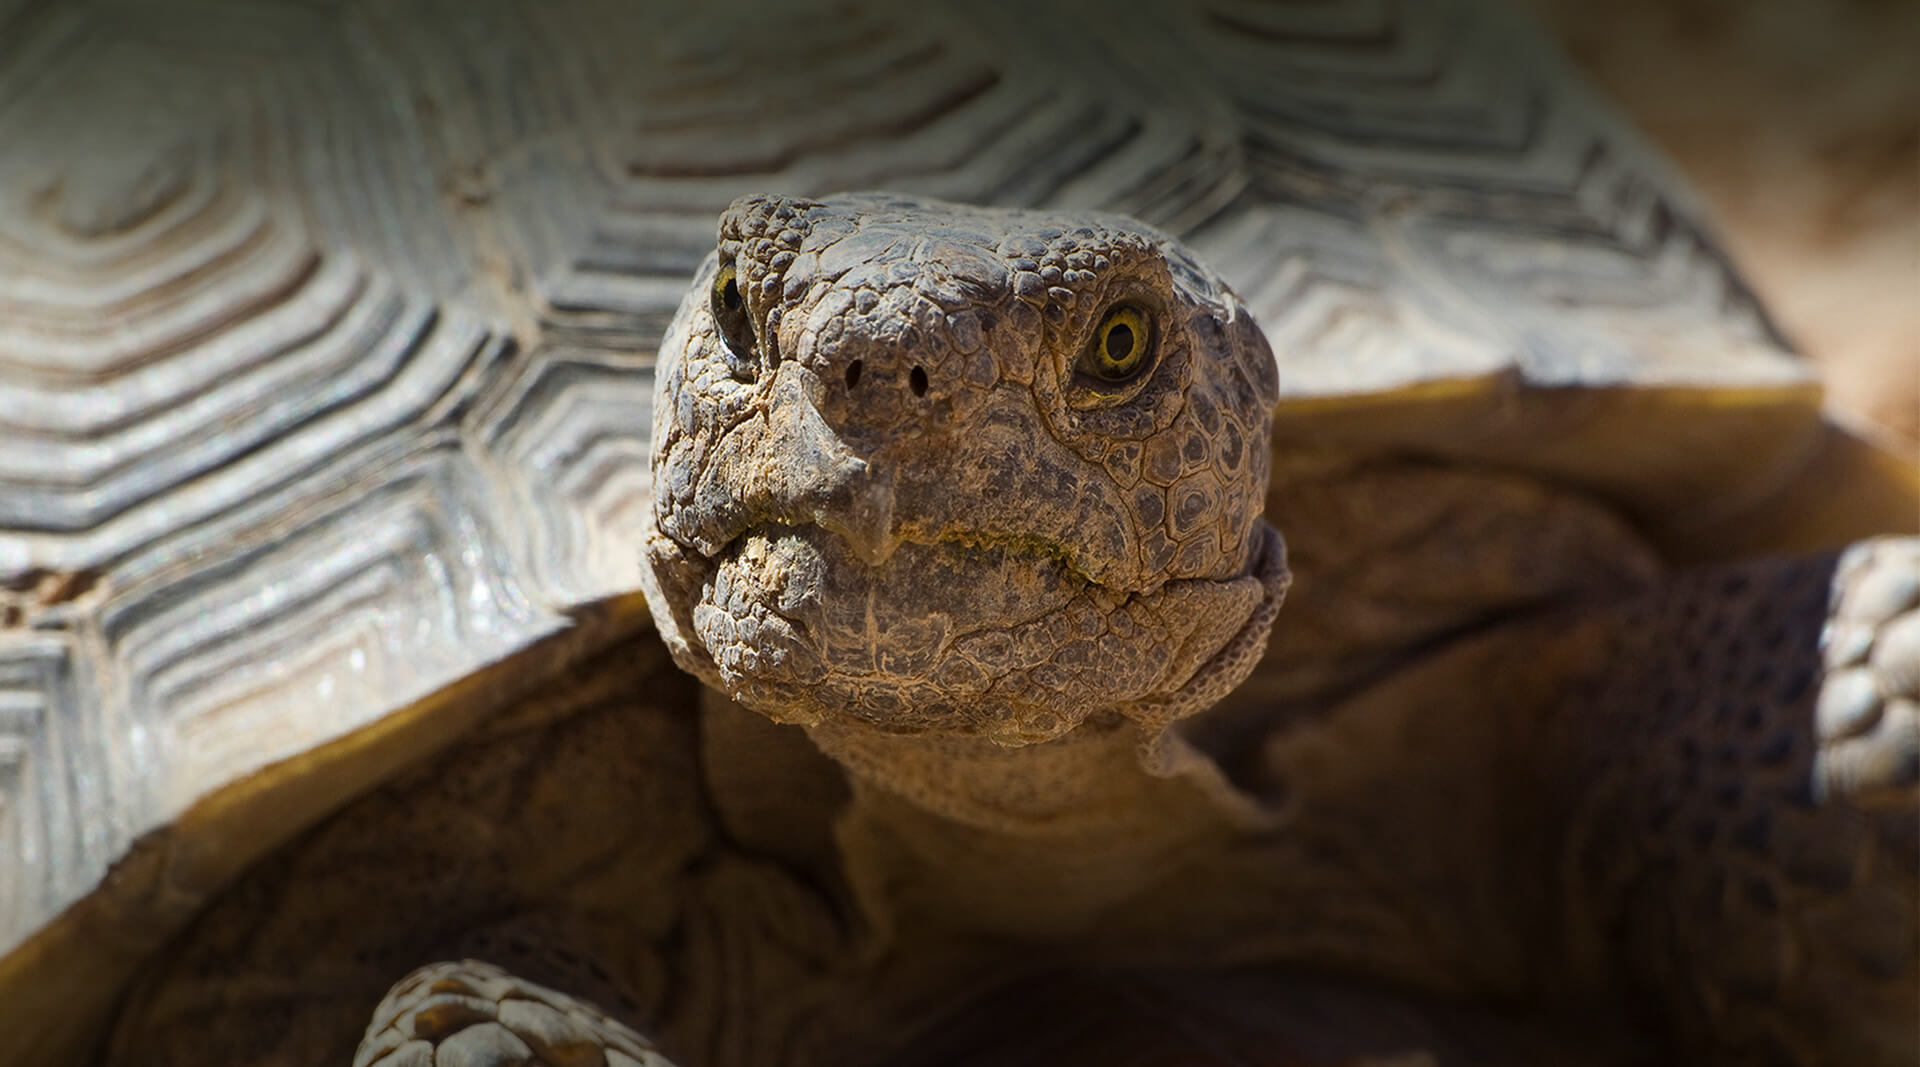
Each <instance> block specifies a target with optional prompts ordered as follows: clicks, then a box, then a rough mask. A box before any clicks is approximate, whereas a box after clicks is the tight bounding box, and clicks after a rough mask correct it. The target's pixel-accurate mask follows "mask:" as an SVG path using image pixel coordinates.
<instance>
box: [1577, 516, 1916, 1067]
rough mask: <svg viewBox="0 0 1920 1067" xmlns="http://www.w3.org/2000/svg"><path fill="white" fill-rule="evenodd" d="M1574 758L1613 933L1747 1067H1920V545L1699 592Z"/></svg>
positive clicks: (1686, 1015)
mask: <svg viewBox="0 0 1920 1067" xmlns="http://www.w3.org/2000/svg"><path fill="white" fill-rule="evenodd" d="M1618 640H1619V644H1618V646H1617V647H1616V648H1615V649H1614V654H1613V657H1612V659H1613V663H1612V670H1611V672H1610V674H1609V675H1608V676H1607V677H1608V680H1607V681H1606V682H1605V683H1603V684H1601V685H1600V686H1599V691H1598V692H1597V693H1596V694H1595V695H1596V698H1597V703H1596V704H1595V705H1594V710H1595V712H1596V714H1593V715H1591V716H1584V717H1583V718H1582V722H1581V724H1580V725H1581V726H1583V727H1584V729H1578V730H1577V732H1576V734H1575V737H1574V741H1575V744H1576V751H1581V752H1586V753H1590V754H1591V755H1590V759H1591V761H1592V762H1591V763H1590V764H1589V767H1590V774H1589V775H1588V776H1587V781H1588V783H1589V789H1590V795H1589V796H1588V797H1587V798H1586V802H1585V803H1584V804H1583V805H1582V806H1581V807H1580V808H1578V809H1576V814H1575V817H1574V820H1573V823H1572V827H1573V829H1574V831H1575V833H1574V837H1573V839H1572V846H1573V847H1572V849H1571V850H1570V853H1569V857H1568V862H1569V865H1570V867H1569V871H1568V872H1567V873H1568V875H1569V876H1570V877H1569V878H1568V881H1569V883H1570V884H1573V885H1582V886H1586V887H1587V888H1588V889H1589V890H1590V891H1591V893H1592V895H1591V896H1590V898H1589V899H1591V900H1592V901H1594V902H1595V907H1594V910H1593V914H1592V916H1591V918H1592V919H1594V920H1596V921H1597V925H1595V926H1594V927H1593V928H1592V933H1593V934H1594V935H1595V936H1596V937H1599V938H1608V937H1612V936H1615V935H1616V934H1617V936H1619V937H1620V938H1621V939H1622V940H1623V942H1624V950H1625V954H1626V957H1627V964H1628V966H1629V968H1630V970H1631V971H1632V973H1634V974H1635V976H1636V977H1637V978H1638V979H1639V981H1640V982H1641V983H1643V984H1644V985H1646V986H1647V987H1649V988H1650V989H1651V990H1652V991H1653V992H1654V993H1656V994H1657V995H1658V996H1659V998H1660V999H1661V1001H1662V1002H1663V1004H1664V1005H1665V1007H1666V1011H1667V1013H1668V1015H1669V1016H1670V1017H1671V1019H1672V1020H1673V1022H1674V1024H1675V1026H1676V1027H1677V1029H1678V1031H1679V1036H1680V1037H1681V1038H1682V1040H1683V1041H1684V1042H1685V1043H1686V1044H1688V1045H1690V1046H1692V1047H1694V1048H1695V1049H1696V1050H1697V1051H1698V1052H1699V1053H1701V1054H1703V1055H1705V1054H1711V1055H1715V1056H1720V1057H1724V1058H1726V1059H1729V1060H1731V1061H1732V1062H1738V1063H1764V1064H1773V1063H1781V1064H1833V1065H1835V1067H1840V1065H1847V1067H1868V1065H1879V1064H1886V1065H1895V1064H1897V1065H1902V1067H1912V1065H1914V1064H1920V830H1917V826H1920V785H1917V783H1920V540H1915V539H1888V540H1881V541H1874V542H1864V543H1861V544H1858V545H1855V546H1854V547H1852V548H1851V549H1849V550H1848V551H1847V552H1845V553H1844V554H1842V555H1841V556H1840V557H1839V558H1838V559H1837V560H1836V559H1833V558H1831V557H1830V558H1827V559H1824V560H1796V561H1780V562H1774V563H1765V564H1754V565H1748V566H1742V567H1737V568H1728V569H1724V570H1719V571H1714V572H1709V573H1705V574H1702V575H1698V576H1693V577H1689V578H1684V579H1682V580H1681V581H1680V582H1679V583H1678V584H1677V586H1676V588H1674V589H1673V590H1671V591H1669V592H1668V593H1667V594H1665V595H1662V596H1660V597H1658V598H1656V599H1654V600H1653V601H1652V602H1650V603H1648V604H1646V605H1644V606H1643V607H1642V608H1640V609H1637V610H1633V611H1630V612H1628V614H1627V617H1626V618H1624V619H1622V620H1621V628H1620V634H1619V638H1618Z"/></svg>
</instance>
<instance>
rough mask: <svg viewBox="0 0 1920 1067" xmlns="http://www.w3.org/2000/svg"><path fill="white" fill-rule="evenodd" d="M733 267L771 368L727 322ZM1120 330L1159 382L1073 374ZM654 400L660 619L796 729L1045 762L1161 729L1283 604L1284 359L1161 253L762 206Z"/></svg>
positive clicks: (723, 231)
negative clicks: (1273, 461) (1275, 497)
mask: <svg viewBox="0 0 1920 1067" xmlns="http://www.w3.org/2000/svg"><path fill="white" fill-rule="evenodd" d="M728 264H730V265H732V267H733V269H734V270H735V272H736V279H737V285H738V289H739V292H740V294H741V296H742V298H743V299H744V303H745V310H746V316H747V319H748V321H749V322H750V323H751V330H752V339H751V345H750V347H751V348H752V351H751V352H745V353H742V352H738V351H734V350H733V349H731V348H730V347H729V345H728V344H727V342H726V341H725V340H724V339H723V338H722V336H721V334H720V330H719V328H718V327H717V326H716V324H715V319H714V314H713V312H712V310H711V308H710V298H709V290H710V287H711V285H712V283H713V279H714V278H715V277H716V272H717V271H719V270H720V269H722V267H723V266H724V265H728ZM1121 304H1131V305H1133V306H1137V307H1141V308H1144V309H1145V311H1146V313H1147V317H1148V319H1149V321H1150V322H1151V324H1152V325H1151V331H1150V332H1151V334H1152V338H1151V344H1152V355H1151V356H1150V357H1149V358H1150V360H1151V362H1150V363H1149V365H1148V366H1147V368H1146V369H1145V370H1144V371H1143V372H1142V373H1141V374H1140V375H1139V376H1137V377H1136V378H1134V379H1133V380H1131V381H1128V382H1125V383H1123V384H1118V385H1110V384H1107V383H1103V382H1101V381H1099V380H1097V379H1095V378H1093V377H1091V376H1090V375H1088V374H1086V373H1085V372H1084V371H1083V370H1080V369H1077V364H1078V363H1079V361H1080V360H1081V358H1082V355H1083V353H1085V352H1087V351H1088V349H1089V346H1090V345H1091V344H1092V342H1093V335H1094V331H1095V330H1096V328H1097V326H1098V325H1099V323H1100V321H1101V319H1102V317H1103V316H1104V315H1105V314H1106V313H1107V312H1108V311H1109V309H1111V308H1114V307H1116V306H1118V305H1121ZM657 389H658V392H657V396H656V403H655V410H656V412H657V415H656V420H655V423H654V457H655V458H654V476H655V483H654V484H655V487H656V494H655V509H654V516H653V517H654V523H655V528H654V529H653V530H651V531H649V533H648V540H647V563H648V571H649V573H648V575H647V577H646V579H645V582H646V586H647V589H648V593H649V600H650V602H651V603H652V606H653V608H654V613H655V617H656V618H657V619H659V620H661V621H662V630H663V633H664V634H665V636H666V638H667V641H668V644H669V647H670V648H672V649H673V650H674V654H675V657H676V659H677V660H678V661H679V662H680V663H681V664H682V666H684V667H686V668H688V669H689V670H691V671H693V672H694V673H696V674H699V675H700V676H701V677H703V678H705V679H707V680H708V681H710V682H712V683H714V684H716V685H718V686H719V687H721V688H722V689H724V690H726V691H727V692H728V693H729V694H731V695H732V696H734V697H735V698H736V699H739V700H740V701H742V702H743V703H745V704H747V705H749V706H751V707H754V708H756V709H757V710H759V711H761V712H763V713H766V714H769V715H772V716H774V717H776V718H782V719H787V720H794V721H800V722H805V723H809V724H814V723H819V722H821V721H824V720H825V719H827V718H828V717H829V716H837V717H846V718H848V719H851V720H854V721H864V722H867V723H871V724H875V725H879V726H881V727H883V728H886V729H891V730H907V731H939V732H952V733H976V734H984V735H986V736H990V737H993V738H995V739H997V740H1001V741H1005V742H1010V743H1019V742H1027V741H1034V740H1042V739H1045V738H1048V737H1053V736H1057V735H1059V734H1061V733H1063V732H1065V731H1066V730H1068V729H1071V728H1072V727H1073V726H1074V725H1076V724H1077V723H1078V722H1080V721H1082V720H1083V719H1084V718H1085V717H1086V716H1088V715H1089V714H1092V713H1094V712H1098V711H1101V710H1103V709H1105V710H1112V709H1122V708H1128V707H1135V706H1140V707H1146V706H1153V707H1156V708H1158V707H1164V706H1165V705H1166V703H1167V702H1168V701H1170V700H1176V694H1178V693H1179V692H1180V691H1181V690H1182V689H1183V688H1184V687H1186V685H1187V683H1188V682H1189V681H1190V680H1192V679H1193V678H1194V677H1195V675H1196V673H1197V672H1199V671H1200V669H1201V668H1202V667H1203V666H1204V665H1206V664H1208V661H1209V660H1210V659H1211V658H1212V657H1213V656H1214V655H1215V653H1216V652H1219V651H1220V650H1221V649H1223V648H1226V647H1228V646H1234V647H1238V645H1236V644H1235V643H1236V639H1237V638H1241V637H1242V635H1243V631H1247V632H1251V631H1253V630H1257V631H1259V634H1260V635H1264V633H1265V625H1266V621H1270V617H1271V614H1272V608H1273V607H1274V606H1275V604H1277V600H1278V595H1279V589H1280V586H1281V581H1280V578H1281V576H1282V575H1283V574H1284V564H1283V562H1282V552H1281V550H1280V546H1279V543H1278V538H1277V537H1276V536H1274V535H1273V534H1272V532H1271V531H1270V529H1269V528H1268V527H1267V526H1266V525H1265V524H1264V522H1263V521H1262V520H1261V519H1260V509H1261V503H1262V494H1263V491H1264V488H1265V485H1266V481H1267V475H1268V464H1269V458H1268V448H1269V434H1270V427H1269V411H1270V409H1271V407H1272V405H1273V403H1274V400H1275V397H1276V395H1277V384H1276V381H1275V370H1274V362H1273V357H1272V354H1271V351H1270V350H1269V349H1268V347H1267V345H1266V342H1265V340H1264V339H1263V338H1262V337H1261V335H1260V332H1259V331H1258V329H1257V328H1255V327H1254V326H1253V324H1252V321H1251V319H1250V318H1249V317H1248V315H1247V313H1246V311H1245V309H1244V308H1242V307H1241V305H1240V304H1239V302H1238V300H1237V299H1236V298H1235V297H1234V296H1233V294H1232V293H1231V292H1230V291H1228V289H1227V288H1226V286H1225V285H1224V284H1223V283H1222V282H1221V281H1220V280H1219V279H1218V278H1216V277H1215V276H1214V275H1213V274H1212V273H1211V272H1209V271H1208V270H1206V269H1205V268H1204V267H1202V266H1200V265H1199V264H1198V263H1197V262H1196V261H1194V260H1193V258H1192V257H1191V256H1189V255H1188V254H1187V253H1186V252H1185V251H1184V250H1183V249H1181V248H1180V246H1179V245H1178V244H1177V243H1175V242H1174V241H1173V240H1172V239H1170V238H1168V237H1166V236H1164V235H1162V234H1159V233H1157V232H1156V231H1154V230H1152V229H1150V228H1148V227H1146V226H1144V225H1142V224H1140V223H1137V222H1133V221H1131V220H1127V219H1122V218H1118V217H1114V216H1107V215H1099V214H1087V213H1083V214H1074V215H1049V214H1046V213H1042V212H1030V211H1007V210H995V209H985V208H971V207H962V206H960V205H954V204H946V203H941V202H938V201H931V200H907V199H902V198H897V197H890V196H885V195H881V194H864V195H856V196H846V197H839V198H833V199H828V200H798V199H784V198H778V197H749V198H745V199H742V200H740V201H737V202H736V203H735V204H734V205H733V207H732V208H730V209H729V210H728V211H727V212H726V214H725V215H724V216H723V217H722V219H721V222H720V238H719V248H718V250H717V251H716V253H715V254H714V255H713V256H712V257H710V258H709V260H708V262H707V264H706V266H704V267H703V268H702V270H701V272H700V274H699V276H698V278H697V280H696V282H695V284H694V286H693V287H692V290H691V291H690V294H689V296H688V297H687V299H686V301H685V302H684V303H683V304H682V305H681V308H680V312H679V314H678V316H677V317H676V318H675V319H674V322H673V325H672V326H671V327H670V329H669V330H668V333H667V337H666V340H665V341H664V342H663V344H662V347H661V364H660V371H659V378H658V386H657ZM1246 643H1247V642H1246V641H1245V640H1240V641H1239V644H1246ZM1254 659H1255V657H1254V656H1250V655H1235V656H1233V657H1231V660H1232V666H1233V667H1234V668H1235V669H1236V670H1237V671H1238V673H1237V674H1235V675H1234V677H1232V678H1231V679H1228V680H1227V682H1226V684H1227V685H1229V686H1230V685H1231V684H1233V683H1234V682H1237V681H1238V680H1239V677H1241V676H1243V675H1244V673H1245V671H1246V670H1250V669H1251V667H1252V665H1253V660H1254ZM1207 673H1209V674H1210V675H1211V674H1212V673H1213V672H1211V671H1209V672H1207ZM1212 695H1213V696H1217V695H1218V694H1217V693H1215V694H1212ZM1176 702H1177V701H1176Z"/></svg>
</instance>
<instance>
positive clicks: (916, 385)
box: [907, 367, 927, 396]
mask: <svg viewBox="0 0 1920 1067" xmlns="http://www.w3.org/2000/svg"><path fill="white" fill-rule="evenodd" d="M907 388H909V389H912V390H913V395H914V396H926V395H927V372H926V370H925V369H924V368H922V367H915V368H913V373H912V374H909V375H907Z"/></svg>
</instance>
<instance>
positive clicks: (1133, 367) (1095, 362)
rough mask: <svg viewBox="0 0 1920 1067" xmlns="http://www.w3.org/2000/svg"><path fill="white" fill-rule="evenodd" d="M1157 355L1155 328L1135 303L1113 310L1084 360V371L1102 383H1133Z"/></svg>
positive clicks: (1099, 330)
mask: <svg viewBox="0 0 1920 1067" xmlns="http://www.w3.org/2000/svg"><path fill="white" fill-rule="evenodd" d="M1152 352H1153V327H1152V325H1151V324H1149V323H1148V322H1147V314H1146V312H1144V311H1142V310H1141V309H1140V308H1138V307H1136V306H1134V305H1132V304H1121V305H1119V306H1118V307H1115V308H1113V309H1111V310H1109V311H1108V312H1107V314H1106V317H1105V318H1102V319H1101V320H1100V326H1099V328H1097V329H1095V330H1094V331H1093V341H1092V343H1091V344H1089V345H1088V346H1087V351H1086V354H1085V355H1083V356H1081V357H1080V369H1081V370H1083V371H1085V372H1086V373H1087V374H1090V375H1092V376H1093V377H1094V378H1097V379H1099V380H1100V381H1102V382H1108V383H1115V384H1117V383H1120V382H1125V381H1131V380H1132V379H1133V378H1135V377H1137V376H1139V374H1140V372H1141V371H1143V370H1145V369H1146V367H1147V365H1148V363H1149V362H1150V360H1149V359H1148V356H1149V355H1151V354H1152Z"/></svg>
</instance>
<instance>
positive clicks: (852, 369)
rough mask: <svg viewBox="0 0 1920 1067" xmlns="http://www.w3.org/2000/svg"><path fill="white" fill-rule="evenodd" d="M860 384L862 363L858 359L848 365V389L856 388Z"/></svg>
mask: <svg viewBox="0 0 1920 1067" xmlns="http://www.w3.org/2000/svg"><path fill="white" fill-rule="evenodd" d="M859 384H860V361H859V360H857V359H856V360H854V361H853V362H852V363H849V364H847V388H849V389H851V388H853V387H854V386H856V385H859Z"/></svg>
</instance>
